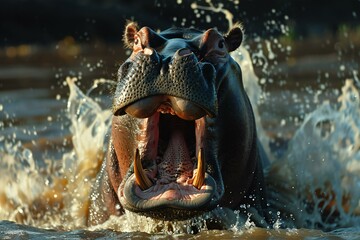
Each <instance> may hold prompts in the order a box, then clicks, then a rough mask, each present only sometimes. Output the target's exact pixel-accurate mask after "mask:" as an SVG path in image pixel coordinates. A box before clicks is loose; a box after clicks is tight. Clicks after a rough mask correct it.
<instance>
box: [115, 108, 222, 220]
mask: <svg viewBox="0 0 360 240" xmlns="http://www.w3.org/2000/svg"><path fill="white" fill-rule="evenodd" d="M136 104H137V103H135V105H136ZM130 108H131V107H130ZM165 109H166V110H165ZM199 109H200V108H199ZM196 112H198V111H196ZM203 112H204V113H205V111H203ZM151 114H152V115H151V116H149V117H147V118H138V121H139V132H138V133H137V140H138V146H137V149H136V153H135V159H134V161H133V164H132V166H131V167H130V170H129V173H128V175H127V178H125V179H124V181H123V182H122V184H121V185H120V186H119V190H118V196H119V199H120V202H121V204H122V205H123V206H124V207H125V208H126V209H128V210H131V211H134V212H140V213H142V214H145V215H149V216H151V217H156V216H159V217H161V218H162V219H164V217H165V216H166V218H169V219H173V218H174V215H172V214H169V211H176V219H182V218H188V217H190V216H193V215H194V214H196V213H199V212H201V210H205V207H206V209H207V210H208V207H209V206H208V205H209V204H208V203H209V202H211V201H212V198H213V195H214V192H215V189H216V181H215V180H214V178H213V177H212V176H210V174H209V173H207V172H206V156H205V151H204V147H205V144H204V141H203V139H204V133H205V116H202V117H200V118H198V119H195V120H184V118H191V117H186V116H184V115H181V114H180V115H181V118H180V117H179V116H177V113H176V110H174V109H173V107H172V106H170V104H166V108H165V107H164V104H162V105H161V106H160V107H158V108H157V111H155V112H154V113H151ZM135 115H136V114H135Z"/></svg>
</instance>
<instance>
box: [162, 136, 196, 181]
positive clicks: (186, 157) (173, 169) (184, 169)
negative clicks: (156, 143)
mask: <svg viewBox="0 0 360 240" xmlns="http://www.w3.org/2000/svg"><path fill="white" fill-rule="evenodd" d="M193 168H194V161H192V160H191V158H190V154H189V150H188V147H187V145H186V141H185V136H184V134H183V133H182V132H181V131H180V130H179V129H174V130H173V131H172V134H171V137H170V140H169V142H168V146H167V148H166V150H165V152H164V155H163V160H162V162H161V163H160V164H159V165H158V174H159V175H158V179H159V180H158V181H160V183H162V184H167V183H170V182H174V181H176V182H178V183H183V182H186V180H187V179H189V178H191V177H192V175H193V172H192V171H193Z"/></svg>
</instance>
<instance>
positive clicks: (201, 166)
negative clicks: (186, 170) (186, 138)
mask: <svg viewBox="0 0 360 240" xmlns="http://www.w3.org/2000/svg"><path fill="white" fill-rule="evenodd" d="M204 181H205V158H204V150H203V148H200V151H199V154H198V162H197V172H196V175H195V177H194V180H193V183H192V184H193V185H194V187H196V188H197V189H200V188H201V187H202V185H204Z"/></svg>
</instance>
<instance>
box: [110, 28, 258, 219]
mask: <svg viewBox="0 0 360 240" xmlns="http://www.w3.org/2000/svg"><path fill="white" fill-rule="evenodd" d="M124 38H125V43H126V44H127V45H128V47H131V48H132V50H133V52H132V54H131V56H130V57H129V59H128V60H127V61H126V62H125V63H124V64H123V65H122V66H121V67H120V69H119V72H118V78H119V80H118V85H117V89H116V92H115V97H114V104H113V113H114V117H113V122H112V132H111V141H110V147H109V153H108V160H107V162H106V174H105V175H104V177H103V179H104V183H103V186H104V187H103V188H104V189H105V190H103V194H104V195H105V197H104V202H105V203H106V204H107V207H108V209H109V212H110V214H119V213H120V211H119V207H115V206H119V205H118V203H120V205H121V206H120V209H121V208H125V209H128V210H130V211H133V212H139V213H142V214H145V215H147V216H151V217H155V218H161V219H165V220H174V219H178V220H179V219H185V218H190V217H192V216H194V215H195V214H199V213H201V212H203V211H209V210H211V209H212V208H214V207H216V206H218V205H220V206H224V207H230V208H233V209H235V208H237V207H239V206H240V203H246V201H248V200H247V199H249V200H250V199H251V201H254V199H255V198H253V197H251V198H248V197H247V196H248V195H254V191H252V190H251V189H254V188H255V187H256V186H257V185H256V184H255V183H254V182H255V181H257V180H256V179H257V178H256V177H254V175H255V174H257V173H258V172H259V171H257V170H256V169H257V168H258V167H259V164H257V163H258V159H257V158H258V157H257V146H256V133H255V131H256V130H255V125H254V119H253V114H252V109H251V106H250V103H249V101H248V99H247V96H246V93H245V92H244V89H243V85H242V80H241V70H240V67H239V66H238V65H237V64H236V63H235V62H234V61H233V60H232V59H231V57H230V56H229V52H230V51H233V50H235V49H236V48H237V47H238V46H239V45H240V43H241V41H242V31H241V29H240V28H239V27H236V28H233V29H232V30H231V31H230V32H229V33H228V34H227V35H226V36H223V35H221V34H220V33H219V32H218V31H217V30H215V29H209V30H207V31H205V32H200V31H197V30H193V29H170V30H167V31H165V32H161V33H160V34H157V33H155V32H154V31H152V30H151V29H150V28H147V27H144V28H142V29H140V30H139V31H138V30H137V27H136V25H135V24H134V23H130V24H128V25H127V27H126V31H125V36H124ZM234 123H235V124H234ZM244 199H245V201H243V200H244ZM251 204H252V203H251Z"/></svg>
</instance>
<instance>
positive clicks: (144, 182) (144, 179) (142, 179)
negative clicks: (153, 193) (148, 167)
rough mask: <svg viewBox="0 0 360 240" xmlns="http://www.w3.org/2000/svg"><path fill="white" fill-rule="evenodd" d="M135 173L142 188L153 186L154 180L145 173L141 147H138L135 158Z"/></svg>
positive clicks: (136, 179)
mask: <svg viewBox="0 0 360 240" xmlns="http://www.w3.org/2000/svg"><path fill="white" fill-rule="evenodd" d="M134 173H135V181H136V183H137V184H138V185H139V186H140V188H141V190H143V191H144V190H146V189H148V188H150V187H151V186H152V182H151V181H150V179H149V178H148V176H147V175H146V173H145V170H144V169H143V167H142V164H141V160H140V153H139V149H136V152H135V159H134Z"/></svg>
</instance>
